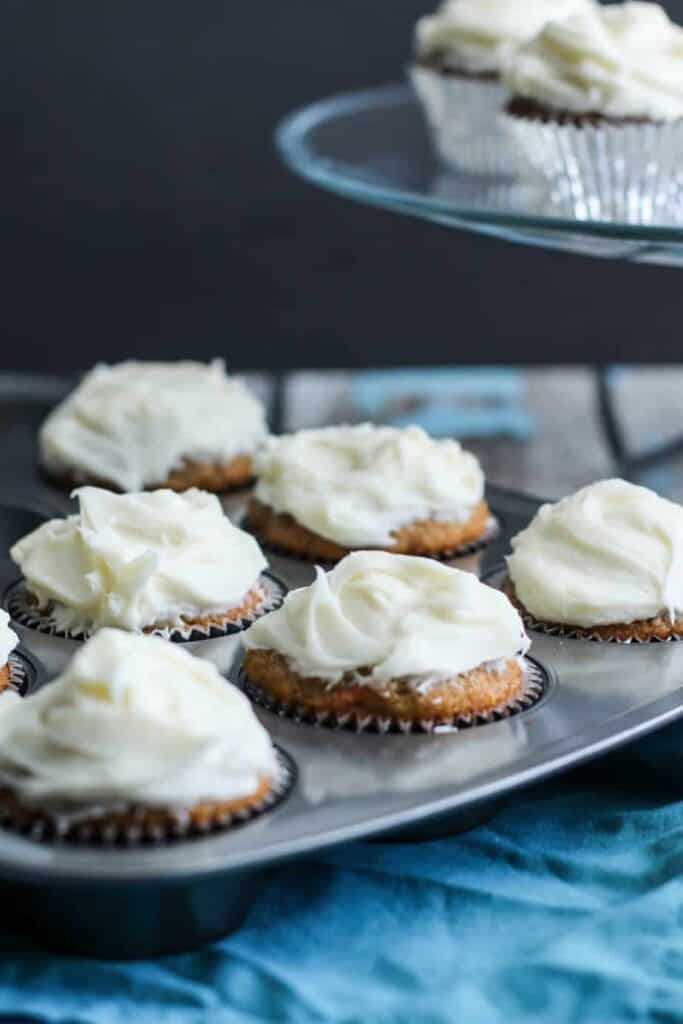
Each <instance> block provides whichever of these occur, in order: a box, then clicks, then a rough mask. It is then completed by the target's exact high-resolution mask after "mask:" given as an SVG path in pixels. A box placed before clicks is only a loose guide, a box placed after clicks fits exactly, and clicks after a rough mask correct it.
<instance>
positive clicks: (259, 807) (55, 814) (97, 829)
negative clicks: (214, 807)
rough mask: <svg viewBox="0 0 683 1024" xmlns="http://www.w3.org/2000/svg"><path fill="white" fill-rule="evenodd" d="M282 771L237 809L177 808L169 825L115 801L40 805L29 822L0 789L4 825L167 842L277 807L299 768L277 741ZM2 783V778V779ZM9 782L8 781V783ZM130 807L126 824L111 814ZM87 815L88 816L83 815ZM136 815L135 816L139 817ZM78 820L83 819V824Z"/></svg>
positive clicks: (120, 841)
mask: <svg viewBox="0 0 683 1024" xmlns="http://www.w3.org/2000/svg"><path fill="white" fill-rule="evenodd" d="M275 749H276V754H277V762H278V772H277V777H276V778H275V780H274V781H273V784H272V785H271V787H270V789H269V790H268V792H267V793H266V794H265V796H264V797H263V798H262V799H261V800H260V801H259V802H258V803H254V804H251V805H249V806H248V807H244V808H242V809H240V810H239V811H234V812H229V811H228V812H225V813H223V814H222V815H217V816H216V817H215V818H212V819H211V820H209V821H206V822H204V823H202V824H201V825H200V824H198V823H197V822H194V821H192V819H191V817H190V810H189V809H182V808H179V809H173V810H172V811H171V813H170V818H169V823H168V824H166V825H159V824H156V823H154V824H152V823H147V822H145V808H144V807H135V806H130V805H127V804H122V803H116V804H110V805H93V806H89V807H83V808H82V809H79V810H78V811H73V810H71V809H68V810H60V811H47V810H42V809H41V810H40V811H39V812H38V813H39V817H36V818H35V819H34V820H33V821H32V822H27V821H26V820H24V818H23V816H22V815H21V808H19V810H17V805H15V803H14V801H13V800H10V801H9V802H8V801H7V797H6V796H5V797H4V798H3V794H2V792H1V791H0V825H1V826H2V827H3V828H6V829H9V830H11V831H14V832H17V833H20V834H22V835H25V836H28V837H29V838H31V839H33V840H35V841H37V842H46V843H55V842H58V843H69V844H76V845H97V846H138V845H141V844H157V845H158V844H165V843H170V842H177V841H179V840H188V839H192V838H195V837H198V836H207V835H211V834H213V833H216V832H222V831H225V830H227V829H231V828H235V827H237V826H239V825H244V824H246V823H247V822H249V821H252V820H253V819H254V818H257V817H259V816H260V815H262V814H264V813H266V812H267V811H270V810H273V808H275V807H277V806H278V805H279V804H280V803H282V801H283V800H284V799H285V798H286V797H287V796H288V795H289V793H290V791H291V789H292V787H293V785H294V783H295V782H296V777H297V770H296V765H295V763H294V761H293V760H292V758H291V757H290V756H289V755H288V754H286V753H285V752H284V751H283V750H281V749H280V748H279V747H276V748H275ZM0 784H1V782H0ZM9 788H10V787H9V786H8V789H9ZM122 812H124V813H126V814H127V815H128V816H130V817H131V818H132V819H133V821H132V823H131V824H130V825H127V826H126V827H123V826H122V825H120V824H118V823H117V822H113V821H111V820H110V816H111V815H113V814H117V813H119V814H120V813H122ZM86 817H87V818H88V819H89V820H87V821H85V820H84V819H85V818H86ZM136 818H137V819H138V821H137V822H136V821H135V819H136ZM79 822H80V824H79Z"/></svg>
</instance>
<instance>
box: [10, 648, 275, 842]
mask: <svg viewBox="0 0 683 1024" xmlns="http://www.w3.org/2000/svg"><path fill="white" fill-rule="evenodd" d="M282 788H283V779H282V771H281V769H280V767H279V764H278V758H277V755H276V752H275V749H274V747H273V744H272V743H271V741H270V738H269V736H268V734H267V733H266V731H265V729H264V728H263V727H262V726H261V725H260V724H259V722H258V721H257V720H256V717H255V715H254V713H253V711H252V709H251V706H250V704H249V702H248V700H247V699H246V698H245V697H244V695H243V694H241V693H240V692H239V690H238V689H237V688H236V687H234V686H233V685H232V684H231V683H228V682H227V681H226V680H225V679H223V678H222V677H221V676H220V674H219V673H218V671H217V669H215V668H214V666H213V665H211V664H209V663H208V662H205V661H201V660H200V659H198V658H193V657H192V656H191V655H190V654H188V653H187V652H186V651H184V650H182V649H181V648H179V647H178V646H177V645H175V644H171V643H169V642H168V641H166V640H160V639H159V638H157V637H146V636H135V635H132V634H130V633H124V632H122V631H120V630H116V629H103V630H100V632H99V633H98V634H97V635H96V636H94V637H93V638H92V639H91V640H89V641H88V642H87V643H86V644H84V645H83V646H82V647H81V648H80V649H79V651H78V653H77V654H76V655H75V657H74V658H73V660H72V661H71V663H70V664H69V666H68V667H67V668H66V669H65V671H64V672H63V673H62V675H60V676H59V677H58V678H57V679H55V680H54V681H53V682H52V683H50V685H49V686H45V687H43V688H42V689H41V690H40V691H39V692H38V693H37V694H36V695H35V696H33V697H28V698H26V699H25V700H19V699H17V698H14V697H13V695H8V697H7V698H6V699H3V700H2V701H0V809H1V810H2V815H3V817H4V819H5V822H6V823H7V824H9V825H11V826H14V827H18V828H20V829H22V830H26V831H29V830H30V831H31V833H32V834H33V835H35V836H37V837H41V836H46V837H47V836H49V835H58V836H60V837H62V838H65V839H86V838H92V839H104V840H108V841H115V840H117V839H119V840H124V841H132V840H138V839H144V838H150V839H163V838H171V837H173V836H177V835H185V834H188V833H191V832H195V831H207V830H210V829H213V828H219V827H225V826H226V825H229V824H230V823H232V822H233V821H235V820H236V819H241V820H243V819H244V818H246V817H249V816H250V815H252V814H254V813H256V812H258V811H259V810H263V809H264V808H265V807H266V806H268V804H269V803H272V802H273V801H274V799H275V797H276V795H277V794H278V792H280V791H281V790H282Z"/></svg>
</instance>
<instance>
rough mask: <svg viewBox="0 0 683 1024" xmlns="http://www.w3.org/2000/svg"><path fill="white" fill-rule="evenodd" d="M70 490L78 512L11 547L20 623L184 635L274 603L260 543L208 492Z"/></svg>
mask: <svg viewBox="0 0 683 1024" xmlns="http://www.w3.org/2000/svg"><path fill="white" fill-rule="evenodd" d="M74 493H75V497H76V498H77V499H78V505H79V512H78V513H77V514H76V515H72V516H68V517H67V518H66V519H52V520H50V521H49V522H47V523H43V525H42V526H39V527H38V529H37V530H34V531H33V532H32V533H30V534H28V535H27V536H26V537H23V538H22V539H21V540H19V541H17V543H16V544H15V545H14V547H13V548H12V549H11V551H10V555H11V557H12V559H13V561H14V562H15V563H16V564H17V565H18V566H19V568H20V569H21V571H22V573H23V578H24V589H23V591H20V592H19V593H18V594H17V597H16V601H11V603H10V608H11V610H12V614H13V616H14V618H15V619H17V621H20V622H25V623H26V624H28V625H34V626H35V627H36V628H43V627H44V628H46V629H47V630H49V631H53V632H58V633H62V634H65V635H67V636H78V635H83V634H85V635H87V634H89V633H91V632H93V631H94V630H96V629H99V628H101V627H102V626H117V627H119V628H120V629H125V630H130V631H133V632H151V631H160V632H162V633H163V634H164V635H173V636H178V637H185V638H187V637H189V636H192V635H194V634H196V633H202V634H205V635H219V634H220V633H221V632H230V631H232V630H233V629H234V628H239V627H241V626H242V625H244V624H246V623H248V622H250V621H251V620H252V619H253V618H254V617H256V616H257V615H259V614H261V613H262V612H263V611H264V610H265V609H266V608H267V607H270V606H272V598H273V595H272V593H271V592H270V591H269V590H268V586H269V581H268V580H267V579H266V578H265V577H263V576H262V573H263V570H264V569H265V567H266V564H267V563H266V560H265V558H264V557H263V554H262V552H261V550H260V548H259V546H258V544H257V542H256V541H255V540H254V538H253V537H252V536H251V535H250V534H248V533H245V532H244V531H242V530H239V529H237V527H235V526H233V524H232V523H231V522H230V520H229V519H228V518H227V516H225V515H224V513H223V510H222V508H221V505H220V502H219V500H218V498H217V497H216V496H215V495H213V494H207V493H206V492H204V491H198V490H190V491H185V492H184V493H183V494H176V493H175V492H173V491H169V490H161V491H152V492H149V493H147V492H143V493H141V494H114V493H112V492H111V491H107V490H102V489H100V488H97V487H83V488H81V489H80V490H78V491H75V492H74ZM22 601H23V604H22ZM17 602H18V607H17V608H16V609H15V603H17ZM22 609H23V615H22V614H21V613H22Z"/></svg>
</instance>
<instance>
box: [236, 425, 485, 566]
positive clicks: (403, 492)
mask: <svg viewBox="0 0 683 1024" xmlns="http://www.w3.org/2000/svg"><path fill="white" fill-rule="evenodd" d="M256 473H257V475H258V483H257V486H256V491H255V494H256V497H257V498H258V499H259V500H260V501H262V502H264V503H265V504H266V505H269V506H270V507H271V508H273V509H275V511H276V512H287V513H289V514H290V515H291V516H293V517H294V519H296V520H297V522H299V523H301V524H303V526H306V527H308V529H309V530H312V531H313V532H314V533H317V534H318V535H319V536H320V537H325V538H327V539H328V540H332V541H335V542H336V543H338V544H341V545H344V546H346V547H355V548H358V547H372V546H380V547H382V546H387V545H390V544H391V543H392V536H391V534H392V531H394V530H397V529H399V528H400V527H401V526H406V525H407V524H409V523H413V522H417V521H419V520H423V519H444V520H450V521H454V522H465V521H466V520H467V519H469V517H470V516H471V514H472V512H473V511H474V509H475V507H476V506H477V505H478V504H479V502H480V501H481V500H482V498H483V496H484V475H483V473H482V471H481V467H480V466H479V463H478V461H477V459H476V458H475V457H474V455H471V454H470V453H469V452H465V451H463V449H462V448H461V447H460V445H459V444H458V442H457V441H452V440H444V441H438V440H435V439H434V438H431V437H429V435H428V434H425V432H424V431H423V430H421V429H420V428H419V427H409V428H407V429H405V430H397V429H394V428H393V427H375V426H372V424H370V423H363V424H361V425H360V426H355V427H349V426H341V427H325V428H323V429H322V430H302V431H300V432H299V433H297V434H289V435H284V436H282V437H271V438H269V440H268V442H267V444H266V446H265V448H264V449H262V451H261V452H260V453H259V455H258V457H257V459H256Z"/></svg>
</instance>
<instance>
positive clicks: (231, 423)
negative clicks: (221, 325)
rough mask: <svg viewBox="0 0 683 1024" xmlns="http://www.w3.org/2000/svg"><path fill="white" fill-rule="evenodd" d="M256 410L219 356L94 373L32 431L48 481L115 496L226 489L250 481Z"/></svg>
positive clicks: (259, 436)
mask: <svg viewBox="0 0 683 1024" xmlns="http://www.w3.org/2000/svg"><path fill="white" fill-rule="evenodd" d="M265 436H266V422H265V417H264V411H263V407H262V405H261V403H260V402H259V401H258V400H257V399H256V398H255V397H254V396H253V395H251V394H250V393H249V391H248V390H247V389H246V388H245V386H244V384H243V383H242V382H241V381H240V380H238V379H236V378H232V377H229V376H227V375H226V373H225V366H224V364H223V362H222V361H221V360H219V359H216V360H214V361H213V362H212V363H209V364H208V365H205V364H203V363H194V362H178V363H136V362H125V363H119V364H117V365H116V366H96V367H95V369H94V370H91V371H90V373H88V374H87V375H86V376H85V377H84V378H83V380H82V381H81V383H80V385H79V386H78V388H76V390H75V391H74V392H73V394H71V395H70V396H69V397H68V398H66V399H65V400H64V401H63V402H62V403H61V404H60V405H58V406H57V408H56V409H55V410H54V411H53V412H52V413H51V414H50V415H49V416H48V418H47V419H46V420H45V422H44V423H43V426H42V427H41V430H40V439H39V440H40V457H41V462H42V465H43V467H44V469H45V471H46V472H47V474H48V475H49V476H50V477H51V478H52V479H55V480H56V481H57V482H59V483H61V484H63V485H64V486H66V487H68V488H71V487H72V486H75V485H78V484H97V485H99V486H102V487H109V488H111V489H112V490H116V491H141V490H145V489H148V490H153V489H155V488H157V487H170V488H171V489H172V490H174V491H184V490H187V489H188V488H190V487H201V488H202V489H203V490H205V491H215V492H220V491H226V490H230V489H231V488H235V487H243V486H244V485H245V484H247V483H249V481H250V480H251V476H252V459H253V455H254V452H255V451H256V449H257V447H258V446H259V445H260V444H261V442H262V441H263V440H264V438H265Z"/></svg>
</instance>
